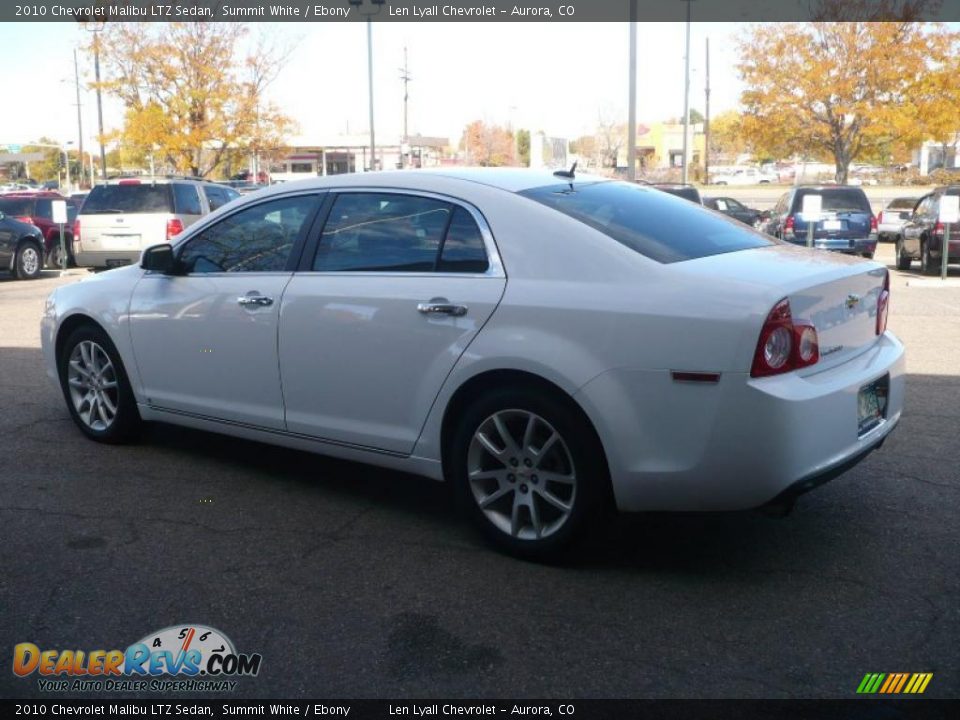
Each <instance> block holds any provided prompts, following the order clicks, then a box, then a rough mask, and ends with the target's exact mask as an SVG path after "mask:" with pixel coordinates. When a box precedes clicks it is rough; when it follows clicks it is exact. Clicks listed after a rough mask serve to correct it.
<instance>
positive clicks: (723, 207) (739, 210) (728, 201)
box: [703, 197, 769, 227]
mask: <svg viewBox="0 0 960 720" xmlns="http://www.w3.org/2000/svg"><path fill="white" fill-rule="evenodd" d="M703 205H704V207H708V208H710V209H711V210H718V211H719V212H722V213H723V214H724V215H729V216H730V217H732V218H734V219H736V220H739V221H740V222H742V223H743V224H744V225H749V226H750V227H759V226H760V223H761V222H762V221H763V220H765V219H766V218H767V217H769V213H768V212H767V211H764V210H755V209H753V208H750V207H747V206H746V205H744V204H743V203H742V202H740V201H739V200H736V199H734V198H730V197H705V198H703Z"/></svg>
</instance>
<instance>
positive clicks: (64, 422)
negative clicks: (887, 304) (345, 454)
mask: <svg viewBox="0 0 960 720" xmlns="http://www.w3.org/2000/svg"><path fill="white" fill-rule="evenodd" d="M880 259H882V260H884V261H886V262H887V263H888V264H890V265H892V263H893V252H892V247H891V246H889V245H886V246H883V247H882V249H881V255H880ZM892 272H893V282H892V285H893V292H892V305H891V317H890V327H891V329H892V330H893V331H894V332H895V333H897V334H898V335H899V336H900V338H901V339H902V340H903V341H904V342H905V344H906V346H907V349H908V372H909V378H908V395H907V405H906V412H905V414H904V416H903V420H902V422H901V425H900V427H899V428H898V429H897V431H896V432H895V433H894V435H893V436H892V437H891V438H890V439H889V440H888V441H887V443H886V444H885V445H884V447H883V448H882V449H881V450H880V451H878V452H876V453H873V454H872V455H871V456H870V457H869V458H868V459H867V460H865V461H864V462H863V463H861V464H860V465H859V466H857V467H856V468H854V469H853V470H852V471H850V472H849V473H847V474H846V475H844V476H842V477H840V478H838V479H836V480H834V481H833V482H831V483H829V484H828V485H826V486H824V487H823V488H820V489H819V490H818V491H816V492H814V493H811V494H809V495H807V496H805V497H804V498H802V499H801V501H800V503H799V504H798V506H797V508H796V509H795V511H794V512H793V514H792V515H790V516H789V517H787V518H772V517H767V516H763V515H760V514H758V513H753V512H748V513H735V514H722V515H679V516H678V515H652V516H636V517H629V518H622V519H620V520H618V521H617V522H615V523H612V524H611V525H610V526H609V527H607V528H605V529H604V531H603V532H602V533H600V534H599V535H598V536H597V537H596V538H594V539H592V540H591V542H590V543H588V544H587V545H586V546H585V547H583V548H581V549H579V550H578V551H577V552H576V553H575V554H574V555H573V556H571V558H570V559H569V560H568V561H567V562H566V563H564V564H563V565H559V566H543V565H535V564H530V563H525V562H520V561H517V560H513V559H510V558H507V557H503V556H501V555H498V554H496V553H495V552H493V551H492V550H490V549H489V548H488V547H487V546H486V545H484V543H483V542H482V541H481V540H480V538H479V537H478V535H477V534H475V533H474V532H473V530H472V529H471V528H469V527H466V526H464V524H463V523H462V522H461V521H460V519H459V518H457V517H456V516H455V515H454V514H453V513H452V510H451V503H450V500H449V498H448V495H447V493H446V491H445V488H444V487H443V486H442V485H440V484H435V483H433V482H431V481H428V480H422V479H418V478H411V477H407V476H403V475H399V474H396V473H390V472H386V471H383V470H379V469H375V468H369V467H366V466H362V465H355V464H351V463H346V462H340V461H334V460H329V459H325V458H322V457H318V456H312V455H307V454H302V453H298V452H294V451H290V450H284V449H279V448H271V447H267V446H262V445H257V444H253V443H243V442H239V441H236V440H232V439H229V438H224V437H220V436H217V435H212V434H206V433H201V432H197V431H190V430H185V429H178V428H174V427H168V426H155V427H153V428H151V429H150V430H149V431H148V432H147V434H146V435H145V437H144V438H143V440H142V441H141V442H140V443H139V444H137V445H134V446H126V447H108V446H102V445H97V444H94V443H92V442H90V441H87V440H86V439H84V438H83V437H82V436H81V434H80V432H79V431H78V430H76V429H75V428H74V426H73V424H72V422H71V421H70V418H69V416H68V414H67V411H66V408H65V407H64V404H63V400H62V397H61V395H60V394H59V391H58V390H56V389H55V388H54V387H53V386H52V385H51V384H50V383H49V381H48V379H47V377H46V375H45V372H44V369H43V366H42V363H41V357H40V350H39V334H38V319H39V315H40V312H41V309H42V305H43V299H44V297H45V296H46V295H47V293H48V292H49V291H50V290H51V289H52V288H54V287H56V286H57V285H59V284H64V283H70V282H76V281H77V280H78V275H76V274H74V275H71V276H68V277H63V278H61V277H59V276H58V275H57V274H55V273H46V274H45V277H44V278H43V279H41V280H38V281H35V282H17V281H12V280H10V279H9V278H8V277H7V276H0V408H2V410H0V448H2V451H3V452H2V458H0V547H2V552H0V557H2V560H0V570H2V572H0V697H8V698H9V697H20V698H25V697H37V696H40V695H41V694H42V693H40V692H39V691H38V688H37V685H36V679H29V680H24V679H20V678H17V677H15V676H14V675H13V673H11V672H10V669H9V668H10V664H9V663H10V658H11V654H12V647H13V645H14V644H15V643H19V642H32V643H34V644H36V645H38V646H40V647H41V648H61V649H62V648H75V649H80V648H83V649H94V648H114V647H117V648H125V647H126V646H127V645H128V644H130V643H132V642H135V641H136V640H138V639H140V638H141V637H143V636H145V635H147V634H148V633H149V632H151V631H154V630H158V629H160V628H164V627H167V626H170V625H176V624H181V623H190V622H193V623H203V624H206V625H210V626H212V627H215V628H218V629H220V630H222V631H223V632H224V633H225V634H227V635H228V636H229V637H230V638H231V639H232V640H233V641H234V643H235V644H236V646H237V649H238V650H240V651H242V652H257V653H261V654H262V655H263V665H262V669H261V671H260V674H259V676H258V677H256V678H251V679H247V680H246V681H244V682H241V683H240V684H239V686H238V688H237V690H236V692H235V693H233V695H232V696H235V697H289V698H293V697H301V696H314V697H320V696H322V697H338V696H339V697H353V698H357V697H417V698H428V697H476V698H495V697H537V698H545V697H558V698H566V697H584V698H586V697H778V698H791V697H830V698H852V697H855V690H856V687H857V685H858V684H859V682H860V680H861V679H862V678H863V676H864V674H865V673H868V672H887V673H889V672H932V673H934V677H933V680H932V681H931V683H930V684H929V686H928V689H927V691H926V695H927V696H931V697H951V698H956V697H960V604H958V602H957V598H958V597H960V552H958V548H960V522H958V518H960V472H958V470H957V461H956V453H957V449H958V443H957V437H960V268H953V270H952V273H951V278H952V279H951V280H950V282H949V283H948V286H947V287H940V286H939V285H938V283H939V281H934V280H932V279H922V280H921V279H920V278H919V275H918V274H917V273H916V272H915V273H899V272H896V271H892ZM908 283H909V284H908ZM67 696H69V695H67ZM46 697H48V698H50V695H49V694H47V695H46ZM50 699H53V698H50Z"/></svg>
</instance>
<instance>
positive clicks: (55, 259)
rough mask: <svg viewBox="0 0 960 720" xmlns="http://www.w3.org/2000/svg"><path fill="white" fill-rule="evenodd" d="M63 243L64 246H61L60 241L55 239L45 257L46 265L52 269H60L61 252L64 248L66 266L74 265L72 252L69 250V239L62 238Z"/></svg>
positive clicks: (61, 262)
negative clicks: (48, 253)
mask: <svg viewBox="0 0 960 720" xmlns="http://www.w3.org/2000/svg"><path fill="white" fill-rule="evenodd" d="M64 244H65V245H66V248H63V247H61V245H60V241H59V240H56V241H54V243H53V248H52V249H51V250H50V255H49V256H48V257H47V265H49V266H50V269H52V270H62V269H63V267H64V265H63V253H64V249H65V250H66V254H67V265H66V266H67V267H68V268H70V267H76V263H75V262H74V260H73V253H72V252H70V239H69V238H64Z"/></svg>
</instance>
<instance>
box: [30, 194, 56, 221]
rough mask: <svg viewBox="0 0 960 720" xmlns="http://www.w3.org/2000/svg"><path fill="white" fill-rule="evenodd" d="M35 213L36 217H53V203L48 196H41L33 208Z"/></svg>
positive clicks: (49, 218) (48, 218) (50, 218)
mask: <svg viewBox="0 0 960 720" xmlns="http://www.w3.org/2000/svg"><path fill="white" fill-rule="evenodd" d="M33 214H34V215H35V216H36V217H42V218H45V219H47V220H52V219H53V204H52V202H51V201H50V200H48V199H47V198H40V199H38V200H37V204H36V206H35V207H34V208H33Z"/></svg>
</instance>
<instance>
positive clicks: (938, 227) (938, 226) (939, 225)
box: [933, 222, 943, 235]
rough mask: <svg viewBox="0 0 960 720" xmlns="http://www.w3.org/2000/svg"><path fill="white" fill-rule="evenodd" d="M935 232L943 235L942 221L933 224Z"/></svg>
mask: <svg viewBox="0 0 960 720" xmlns="http://www.w3.org/2000/svg"><path fill="white" fill-rule="evenodd" d="M933 234H934V235H943V223H942V222H938V223H937V224H936V225H934V226H933Z"/></svg>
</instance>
